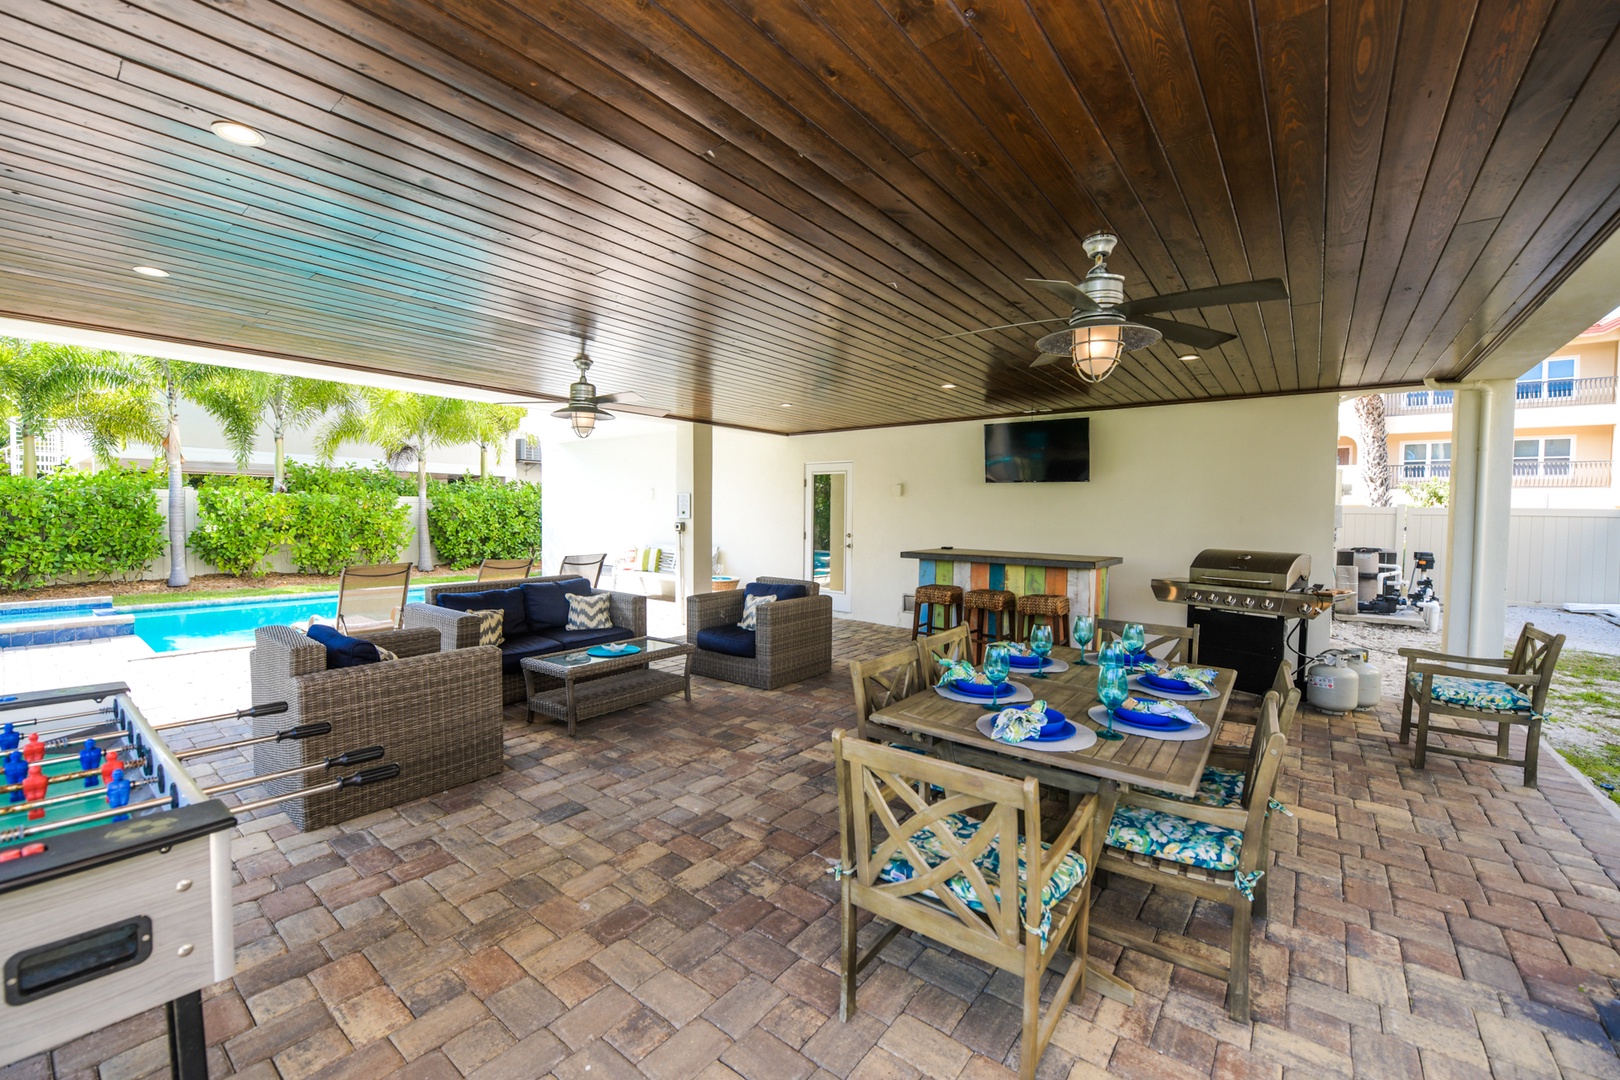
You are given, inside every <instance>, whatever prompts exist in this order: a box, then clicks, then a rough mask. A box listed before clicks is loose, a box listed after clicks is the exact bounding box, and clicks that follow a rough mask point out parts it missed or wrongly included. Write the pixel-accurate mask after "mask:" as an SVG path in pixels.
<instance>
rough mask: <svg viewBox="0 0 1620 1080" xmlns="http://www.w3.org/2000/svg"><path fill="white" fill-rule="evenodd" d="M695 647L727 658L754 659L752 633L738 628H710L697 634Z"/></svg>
mask: <svg viewBox="0 0 1620 1080" xmlns="http://www.w3.org/2000/svg"><path fill="white" fill-rule="evenodd" d="M697 647H698V648H700V649H707V650H709V651H710V652H717V653H725V654H726V655H727V656H746V657H748V658H749V659H750V660H752V659H753V658H754V632H753V631H752V630H744V629H743V628H742V627H740V626H711V627H709V628H708V629H707V630H699V631H698V632H697Z"/></svg>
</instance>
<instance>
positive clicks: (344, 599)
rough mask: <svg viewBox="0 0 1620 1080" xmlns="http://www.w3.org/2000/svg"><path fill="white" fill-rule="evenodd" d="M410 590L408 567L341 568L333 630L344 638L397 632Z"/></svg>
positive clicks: (380, 565) (405, 565) (404, 563)
mask: <svg viewBox="0 0 1620 1080" xmlns="http://www.w3.org/2000/svg"><path fill="white" fill-rule="evenodd" d="M410 588H411V564H410V563H408V562H402V563H377V564H374V565H370V566H350V567H346V568H344V571H343V576H342V577H341V578H339V579H338V604H337V628H338V629H339V630H340V631H342V632H343V633H345V634H357V633H364V632H371V631H377V630H397V629H399V613H400V612H401V611H403V610H405V598H406V596H407V595H408V594H409V592H410Z"/></svg>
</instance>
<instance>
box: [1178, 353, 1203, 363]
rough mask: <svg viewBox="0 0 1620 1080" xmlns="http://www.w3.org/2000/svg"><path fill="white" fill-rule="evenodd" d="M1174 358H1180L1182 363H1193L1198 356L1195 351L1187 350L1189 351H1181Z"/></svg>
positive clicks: (1196, 360)
mask: <svg viewBox="0 0 1620 1080" xmlns="http://www.w3.org/2000/svg"><path fill="white" fill-rule="evenodd" d="M1176 359H1177V360H1180V361H1182V362H1184V363H1188V364H1194V363H1197V362H1198V360H1199V356H1198V354H1197V353H1195V352H1189V353H1182V354H1181V355H1180V356H1178V357H1176Z"/></svg>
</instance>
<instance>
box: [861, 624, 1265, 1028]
mask: <svg viewBox="0 0 1620 1080" xmlns="http://www.w3.org/2000/svg"><path fill="white" fill-rule="evenodd" d="M1052 655H1053V657H1055V658H1057V659H1059V660H1063V661H1066V662H1067V663H1068V665H1069V667H1068V669H1067V670H1064V671H1060V672H1056V673H1053V674H1049V675H1047V677H1046V678H1044V679H1037V678H1033V677H1032V676H1033V674H1034V673H1033V672H1028V671H1019V670H1018V669H1014V671H1013V674H1012V675H1011V676H1010V677H1009V681H1011V682H1016V683H1020V684H1022V685H1025V686H1028V687H1029V688H1030V692H1031V693H1033V694H1034V695H1035V697H1036V699H1038V700H1042V701H1045V702H1046V703H1047V705H1048V706H1050V707H1051V708H1054V709H1057V710H1058V711H1059V712H1061V713H1063V715H1064V716H1066V717H1067V718H1068V719H1069V720H1071V721H1072V722H1073V723H1074V724H1075V725H1076V726H1077V727H1080V728H1083V729H1084V728H1089V729H1091V730H1093V731H1096V730H1100V729H1101V726H1102V725H1099V724H1097V723H1096V722H1095V721H1093V720H1091V718H1090V717H1089V716H1087V713H1088V712H1089V711H1090V709H1091V707H1092V706H1093V705H1099V704H1101V702H1100V701H1099V700H1098V698H1097V672H1098V671H1099V670H1100V669H1099V667H1098V666H1097V665H1096V664H1095V663H1086V664H1084V665H1082V664H1081V663H1080V662H1079V661H1080V658H1081V654H1080V651H1079V650H1078V649H1069V648H1056V649H1053V650H1052ZM1202 666H1206V667H1214V665H1202ZM1214 670H1215V673H1216V679H1215V696H1214V697H1212V698H1208V699H1205V700H1203V701H1183V702H1180V704H1182V705H1185V706H1186V707H1187V708H1188V709H1189V710H1190V711H1191V712H1192V713H1193V715H1195V716H1197V717H1198V718H1199V719H1200V720H1202V721H1203V722H1204V723H1205V725H1207V726H1208V728H1209V733H1208V734H1207V735H1205V736H1204V737H1203V738H1201V739H1191V740H1186V741H1181V742H1172V741H1169V740H1166V739H1155V738H1151V737H1148V736H1144V735H1125V737H1124V738H1122V739H1116V740H1107V739H1098V740H1097V741H1096V742H1095V743H1094V744H1092V745H1091V746H1089V747H1087V748H1086V749H1084V750H1073V751H1061V752H1052V751H1043V750H1036V749H1033V748H1031V747H1029V746H1023V745H1017V744H1013V745H1009V744H1007V743H1003V742H997V741H996V740H995V739H992V738H990V737H989V736H988V735H985V734H983V733H981V732H980V731H979V728H978V721H979V718H980V717H983V716H988V715H991V714H990V711H989V710H987V709H985V708H984V706H982V705H980V704H977V703H971V702H965V701H955V700H952V699H950V698H947V697H943V696H942V695H940V694H938V693H935V692H934V691H933V690H932V689H929V690H924V691H922V692H920V693H916V694H913V695H911V696H910V697H908V698H905V699H903V700H901V701H899V702H897V703H895V704H893V705H890V706H888V707H887V708H884V709H879V710H878V711H877V712H874V713H873V714H872V715H871V716H870V717H869V718H868V719H869V721H870V722H871V723H873V724H881V725H883V726H885V727H890V728H897V729H899V730H901V731H905V732H909V733H911V734H912V735H915V736H919V737H921V739H922V740H923V741H924V742H926V743H928V744H930V745H931V752H932V753H933V754H934V755H935V756H937V757H940V758H942V759H944V760H946V761H954V762H956V763H958V764H961V765H971V766H973V767H974V768H980V769H987V770H990V771H993V772H998V773H1002V774H1004V775H1009V776H1033V777H1035V778H1036V779H1037V780H1038V781H1040V783H1041V784H1042V785H1043V786H1046V787H1055V788H1059V789H1062V790H1065V791H1068V792H1070V793H1071V798H1072V797H1075V796H1078V795H1082V794H1092V795H1095V796H1096V797H1097V798H1098V799H1099V800H1100V802H1099V805H1098V814H1097V820H1098V821H1100V822H1107V821H1111V820H1112V819H1113V816H1114V805H1115V802H1116V801H1117V799H1118V797H1119V791H1120V790H1121V788H1132V787H1142V788H1149V789H1153V790H1157V791H1168V792H1172V793H1174V794H1177V795H1193V794H1195V793H1196V792H1197V791H1198V782H1199V780H1201V779H1202V777H1203V774H1204V767H1205V765H1207V764H1208V763H1209V752H1210V749H1211V747H1212V746H1213V745H1214V742H1215V733H1216V732H1217V731H1219V730H1220V725H1221V718H1222V717H1223V716H1224V715H1225V714H1226V706H1227V703H1228V702H1230V701H1231V698H1232V685H1233V683H1234V682H1235V681H1236V679H1237V672H1236V671H1234V670H1232V669H1231V668H1214ZM1143 696H1149V695H1143ZM1120 734H1122V735H1124V732H1121V733H1120ZM1061 959H1062V958H1061V957H1060V958H1058V960H1056V961H1054V964H1053V966H1054V968H1060V965H1061ZM1088 963H1089V962H1088ZM1089 967H1090V970H1089V971H1088V972H1087V984H1088V985H1089V986H1091V987H1092V988H1093V989H1094V990H1096V991H1097V992H1098V993H1100V994H1102V995H1103V996H1105V997H1110V998H1113V999H1115V1000H1116V1001H1120V1002H1123V1003H1124V1004H1126V1005H1134V1004H1135V1002H1136V991H1135V988H1134V987H1132V986H1131V985H1130V984H1129V983H1127V982H1125V981H1124V980H1123V979H1121V978H1119V977H1118V976H1117V975H1115V974H1113V973H1112V972H1110V971H1104V970H1102V969H1100V968H1098V967H1097V966H1096V965H1095V964H1094V963H1089Z"/></svg>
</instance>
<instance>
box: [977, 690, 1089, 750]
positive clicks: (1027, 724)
mask: <svg viewBox="0 0 1620 1080" xmlns="http://www.w3.org/2000/svg"><path fill="white" fill-rule="evenodd" d="M975 726H976V727H977V728H978V729H979V734H981V735H983V736H985V737H986V738H989V739H994V740H996V741H997V742H999V743H1006V744H1007V745H1008V746H1023V747H1026V748H1028V749H1030V750H1040V751H1042V752H1043V753H1049V754H1062V753H1071V752H1073V751H1076V750H1085V749H1087V748H1089V747H1091V746H1094V745H1096V742H1097V733H1096V732H1095V731H1092V730H1091V729H1090V728H1084V727H1081V726H1080V725H1078V724H1076V723H1074V722H1073V721H1071V720H1070V719H1069V718H1068V717H1066V716H1064V715H1063V714H1062V713H1060V712H1058V711H1057V710H1056V709H1054V708H1052V707H1051V706H1050V705H1048V704H1047V703H1046V702H1045V701H1034V702H1031V703H1030V704H1028V705H1026V706H1023V707H1015V708H1008V709H1002V710H1001V711H1000V712H998V713H996V714H994V715H990V716H981V717H979V719H978V721H977V723H976V724H975Z"/></svg>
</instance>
